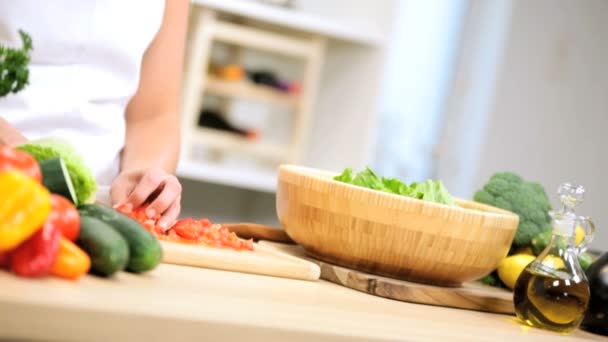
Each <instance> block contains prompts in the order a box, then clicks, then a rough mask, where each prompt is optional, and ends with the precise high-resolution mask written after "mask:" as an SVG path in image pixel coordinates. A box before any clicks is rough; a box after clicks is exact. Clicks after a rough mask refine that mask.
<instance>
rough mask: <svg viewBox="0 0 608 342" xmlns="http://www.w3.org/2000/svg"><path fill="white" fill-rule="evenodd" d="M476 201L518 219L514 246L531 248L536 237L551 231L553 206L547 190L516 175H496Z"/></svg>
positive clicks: (510, 173)
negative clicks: (550, 213)
mask: <svg viewBox="0 0 608 342" xmlns="http://www.w3.org/2000/svg"><path fill="white" fill-rule="evenodd" d="M473 199H474V200H475V201H477V202H481V203H485V204H489V205H492V206H495V207H498V208H502V209H505V210H508V211H511V212H513V213H515V214H517V215H519V226H518V227H517V232H516V233H515V239H514V242H513V243H514V244H515V245H517V246H528V245H530V243H531V241H532V239H533V238H534V237H535V236H536V235H538V234H540V233H542V232H545V231H548V230H549V231H550V230H551V218H550V217H549V211H550V210H551V204H550V202H549V198H547V194H546V193H545V189H544V188H543V187H542V185H540V184H538V183H534V182H528V181H525V180H524V179H523V178H521V177H520V176H519V175H517V174H515V173H512V172H500V173H496V174H495V175H493V176H492V177H491V178H490V180H489V181H488V183H486V184H485V185H484V187H483V189H481V190H479V191H478V192H477V193H476V194H475V196H474V197H473Z"/></svg>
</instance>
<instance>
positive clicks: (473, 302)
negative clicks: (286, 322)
mask: <svg viewBox="0 0 608 342" xmlns="http://www.w3.org/2000/svg"><path fill="white" fill-rule="evenodd" d="M260 243H261V244H263V245H265V246H267V247H269V248H274V249H276V250H280V251H283V252H285V253H289V254H291V255H294V256H298V257H301V258H306V259H307V260H310V261H311V262H314V263H315V264H317V265H319V267H320V268H321V279H324V280H327V281H330V282H332V283H336V284H338V285H342V286H346V287H348V288H351V289H355V290H358V291H361V292H365V293H369V294H372V295H375V296H380V297H385V298H390V299H395V300H399V301H404V302H411V303H419V304H429V305H436V306H444V307H451V308H460V309H469V310H476V311H484V312H493V313H501V314H514V313H515V311H514V306H513V294H512V293H511V292H510V291H507V290H504V289H499V288H495V287H491V286H486V285H483V284H481V283H475V282H472V283H465V284H463V286H462V287H458V288H454V287H441V286H432V285H426V284H420V283H413V282H408V281H403V280H397V279H392V278H387V277H382V276H376V275H372V274H369V273H365V272H359V271H356V270H352V269H349V268H346V267H341V266H336V265H332V264H329V263H326V262H323V261H319V260H316V259H313V258H311V257H307V256H306V252H305V251H304V250H303V249H302V248H301V247H299V246H293V245H285V244H279V243H274V242H268V241H261V242H260Z"/></svg>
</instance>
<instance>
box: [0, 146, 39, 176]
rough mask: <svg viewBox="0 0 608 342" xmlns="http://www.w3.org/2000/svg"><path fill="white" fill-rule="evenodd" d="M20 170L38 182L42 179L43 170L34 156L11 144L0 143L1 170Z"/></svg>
mask: <svg viewBox="0 0 608 342" xmlns="http://www.w3.org/2000/svg"><path fill="white" fill-rule="evenodd" d="M9 170H19V171H21V172H23V173H24V174H26V175H28V176H30V177H32V178H33V179H35V180H36V181H37V182H38V183H40V182H41V181H42V171H41V170H40V166H39V165H38V162H37V161H36V159H34V157H32V156H31V155H29V154H28V153H25V152H23V151H19V150H17V149H14V148H12V147H10V146H6V145H0V171H9Z"/></svg>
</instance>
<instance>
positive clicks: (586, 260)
mask: <svg viewBox="0 0 608 342" xmlns="http://www.w3.org/2000/svg"><path fill="white" fill-rule="evenodd" d="M594 261H595V258H594V257H593V255H591V254H590V253H587V252H585V253H583V254H581V255H579V256H578V263H579V264H580V265H581V268H582V269H583V271H585V272H587V270H588V269H589V267H591V264H593V262H594Z"/></svg>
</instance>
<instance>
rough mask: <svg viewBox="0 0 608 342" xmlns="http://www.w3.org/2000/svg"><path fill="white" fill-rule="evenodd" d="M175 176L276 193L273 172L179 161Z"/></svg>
mask: <svg viewBox="0 0 608 342" xmlns="http://www.w3.org/2000/svg"><path fill="white" fill-rule="evenodd" d="M177 175H178V176H179V177H182V178H188V179H192V180H197V181H203V182H208V183H213V184H221V185H226V186H231V187H237V188H242V189H248V190H254V191H260V192H266V193H274V192H276V186H277V174H276V171H275V170H264V169H253V168H248V167H236V166H224V165H221V164H215V163H211V162H205V161H201V162H199V161H192V160H184V161H181V162H180V163H179V165H178V167H177Z"/></svg>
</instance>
